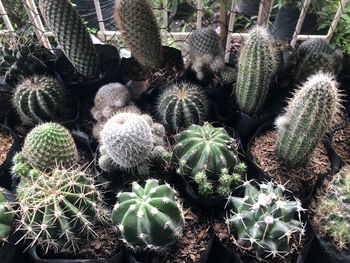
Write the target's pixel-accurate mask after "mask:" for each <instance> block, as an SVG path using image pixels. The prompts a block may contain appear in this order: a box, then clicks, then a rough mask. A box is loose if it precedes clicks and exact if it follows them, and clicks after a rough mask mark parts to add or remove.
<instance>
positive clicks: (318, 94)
mask: <svg viewBox="0 0 350 263" xmlns="http://www.w3.org/2000/svg"><path fill="white" fill-rule="evenodd" d="M337 85H338V84H337V83H336V82H335V81H334V78H333V76H332V75H330V74H325V73H322V72H319V73H317V74H315V75H312V76H311V77H310V78H309V79H308V80H307V81H306V82H305V83H304V84H303V85H302V86H301V87H300V88H299V89H298V90H297V91H296V92H295V94H294V96H293V98H292V99H291V100H290V101H289V104H288V106H287V108H286V110H285V113H284V114H283V115H281V116H280V117H278V118H277V119H276V127H277V132H278V139H277V155H278V157H279V158H280V159H281V160H282V161H283V162H284V163H285V164H287V165H290V166H299V165H303V164H304V163H305V162H306V161H307V160H308V159H309V156H310V155H311V154H312V153H313V151H314V149H315V148H316V146H317V144H318V143H319V142H320V141H321V140H322V138H323V136H324V135H325V133H326V132H327V131H329V129H330V128H331V127H332V126H333V125H334V123H335V121H336V118H337V115H338V114H339V112H340V108H341V105H340V94H339V91H338V88H337Z"/></svg>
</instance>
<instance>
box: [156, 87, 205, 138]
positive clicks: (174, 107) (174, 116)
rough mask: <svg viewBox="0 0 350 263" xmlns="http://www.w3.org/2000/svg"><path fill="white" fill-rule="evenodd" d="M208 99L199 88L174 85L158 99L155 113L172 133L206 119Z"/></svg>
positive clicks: (201, 122)
mask: <svg viewBox="0 0 350 263" xmlns="http://www.w3.org/2000/svg"><path fill="white" fill-rule="evenodd" d="M208 104H209V102H208V98H207V96H206V94H205V92H204V91H203V90H201V88H200V87H198V86H196V85H194V84H190V83H184V82H183V83H179V84H174V85H172V86H170V87H169V88H167V89H166V90H165V91H164V92H163V93H162V94H161V95H160V97H159V99H158V107H157V112H158V115H159V116H160V118H161V122H162V123H163V124H164V125H165V126H166V127H167V128H168V129H169V130H170V131H172V132H178V131H179V130H181V129H182V128H187V127H188V126H189V125H191V124H203V122H204V121H206V119H207V115H208V111H209V107H208Z"/></svg>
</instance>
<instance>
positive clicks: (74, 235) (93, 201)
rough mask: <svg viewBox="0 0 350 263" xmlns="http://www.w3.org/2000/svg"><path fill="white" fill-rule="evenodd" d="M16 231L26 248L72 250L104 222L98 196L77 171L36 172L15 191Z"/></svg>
mask: <svg viewBox="0 0 350 263" xmlns="http://www.w3.org/2000/svg"><path fill="white" fill-rule="evenodd" d="M17 198H18V202H19V205H20V209H19V210H20V217H21V219H20V223H21V225H20V227H19V229H20V230H21V231H22V232H23V233H24V238H25V239H29V240H31V241H32V242H31V244H30V246H34V245H39V246H42V247H43V248H46V249H49V248H52V249H54V250H55V251H58V250H61V249H63V248H68V249H72V250H73V251H75V250H76V248H78V247H79V244H80V243H82V242H86V240H87V239H89V237H90V236H94V235H96V234H95V232H94V228H95V226H96V225H97V224H99V223H103V222H104V221H105V219H104V218H105V213H104V208H103V204H102V199H101V194H100V193H99V192H98V190H97V188H96V186H95V185H94V184H93V180H92V179H91V178H90V177H89V176H88V175H86V174H84V173H83V172H81V171H79V170H65V169H59V168H56V169H54V170H53V171H52V172H51V173H50V174H46V173H42V172H39V171H36V172H34V173H31V175H30V176H29V177H28V180H21V182H20V184H19V185H18V187H17Z"/></svg>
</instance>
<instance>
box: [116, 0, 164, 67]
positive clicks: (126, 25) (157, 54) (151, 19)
mask: <svg viewBox="0 0 350 263" xmlns="http://www.w3.org/2000/svg"><path fill="white" fill-rule="evenodd" d="M115 19H116V21H117V23H118V25H119V27H120V31H121V32H122V38H123V40H124V42H125V44H126V47H127V48H128V49H129V50H130V51H131V53H132V55H133V56H134V57H135V58H136V60H137V61H138V62H139V63H140V64H142V65H143V66H145V67H150V68H154V69H158V68H160V67H161V66H162V64H163V56H162V46H161V39H160V32H159V28H158V24H157V21H156V18H155V16H154V14H153V10H152V7H151V5H150V2H149V1H148V0H116V5H115Z"/></svg>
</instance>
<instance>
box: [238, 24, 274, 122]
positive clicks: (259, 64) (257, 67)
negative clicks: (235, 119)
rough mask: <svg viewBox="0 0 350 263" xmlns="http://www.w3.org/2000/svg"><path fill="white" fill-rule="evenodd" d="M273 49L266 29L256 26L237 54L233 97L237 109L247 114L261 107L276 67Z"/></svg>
mask: <svg viewBox="0 0 350 263" xmlns="http://www.w3.org/2000/svg"><path fill="white" fill-rule="evenodd" d="M275 57H276V50H275V49H274V47H273V46H272V42H271V40H270V36H269V33H268V32H267V31H266V29H265V28H263V27H260V26H256V27H254V28H253V29H252V30H251V31H250V33H249V37H248V39H247V41H246V43H245V45H244V47H243V50H242V52H241V55H240V57H239V64H238V76H237V83H236V86H235V96H236V102H237V106H238V108H239V109H240V110H241V111H243V112H245V113H247V114H250V115H255V114H257V113H259V111H260V110H261V108H262V106H263V104H264V102H265V99H266V96H267V93H268V91H269V86H270V81H271V78H272V76H273V74H274V72H275V70H276V58H275Z"/></svg>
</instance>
